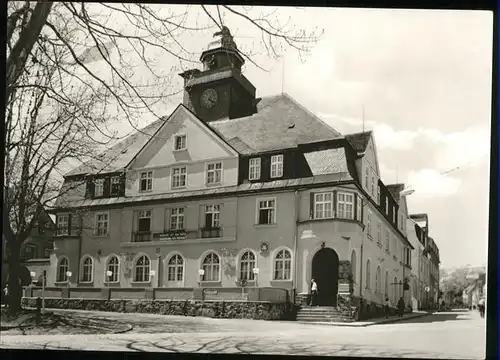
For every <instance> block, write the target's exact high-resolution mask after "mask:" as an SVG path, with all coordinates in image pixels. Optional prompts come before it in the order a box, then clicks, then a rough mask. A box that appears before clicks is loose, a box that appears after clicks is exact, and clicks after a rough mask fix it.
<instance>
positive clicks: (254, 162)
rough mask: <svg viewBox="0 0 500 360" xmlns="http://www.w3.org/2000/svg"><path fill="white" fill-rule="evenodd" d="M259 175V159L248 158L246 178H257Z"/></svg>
mask: <svg viewBox="0 0 500 360" xmlns="http://www.w3.org/2000/svg"><path fill="white" fill-rule="evenodd" d="M260 175H261V159H260V158H259V157H256V158H250V159H249V161H248V180H259V179H260Z"/></svg>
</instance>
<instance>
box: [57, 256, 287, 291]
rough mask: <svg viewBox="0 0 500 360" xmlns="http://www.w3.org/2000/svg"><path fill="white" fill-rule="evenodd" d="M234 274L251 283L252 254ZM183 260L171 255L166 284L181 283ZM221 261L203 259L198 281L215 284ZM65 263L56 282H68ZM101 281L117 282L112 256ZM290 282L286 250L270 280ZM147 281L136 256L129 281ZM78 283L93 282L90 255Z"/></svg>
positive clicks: (145, 264)
mask: <svg viewBox="0 0 500 360" xmlns="http://www.w3.org/2000/svg"><path fill="white" fill-rule="evenodd" d="M238 263H239V269H238V274H239V278H240V279H245V280H248V281H253V280H255V274H254V271H253V269H254V268H255V267H256V256H255V253H254V252H252V251H245V252H243V253H242V254H241V256H240V258H239V261H238ZM184 264H185V259H184V257H183V256H182V255H181V254H177V253H176V254H174V255H172V256H171V257H170V258H169V260H168V262H167V269H166V273H167V281H170V282H182V281H184ZM221 265H222V264H221V259H220V257H219V255H218V254H217V253H215V252H210V253H208V254H207V255H205V257H204V258H203V261H202V262H201V269H202V270H203V271H204V273H203V276H202V277H201V281H206V282H219V281H221ZM68 271H69V260H68V258H67V257H64V256H63V257H61V258H60V259H59V262H58V266H57V281H58V282H66V281H68V274H67V273H68ZM105 277H106V278H105V281H106V282H109V283H118V282H119V281H120V259H119V258H118V256H116V255H111V256H110V257H109V258H108V259H107V261H106V274H105ZM291 279H292V254H291V252H290V250H288V249H281V250H279V251H277V252H276V254H275V256H274V259H273V280H285V281H288V280H291ZM150 280H151V260H150V258H149V257H148V256H147V255H141V256H139V257H138V258H137V259H136V260H135V261H134V264H133V281H134V282H149V281H150ZM79 281H80V282H81V283H91V282H93V281H94V259H93V258H92V257H91V256H90V255H86V256H84V257H83V258H82V261H81V264H80V279H79Z"/></svg>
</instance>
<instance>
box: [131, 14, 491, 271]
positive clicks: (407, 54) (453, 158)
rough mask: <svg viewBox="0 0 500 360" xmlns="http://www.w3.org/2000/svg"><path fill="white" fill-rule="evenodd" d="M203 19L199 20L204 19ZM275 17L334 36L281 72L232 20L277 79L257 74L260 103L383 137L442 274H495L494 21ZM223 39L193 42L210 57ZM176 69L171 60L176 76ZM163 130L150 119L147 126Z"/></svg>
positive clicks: (250, 32) (474, 17)
mask: <svg viewBox="0 0 500 360" xmlns="http://www.w3.org/2000/svg"><path fill="white" fill-rule="evenodd" d="M184 7H185V6H184ZM166 8H171V6H162V9H166ZM173 8H175V6H174V7H173ZM209 9H210V7H209ZM212 11H213V9H212ZM252 11H261V10H259V9H258V8H256V9H255V10H252ZM267 11H269V10H267ZM202 15H203V13H202ZM191 16H192V17H193V18H196V19H198V10H196V8H194V7H193V8H192V10H191ZM275 16H280V17H282V18H283V19H287V18H288V17H291V21H292V22H293V23H294V24H296V26H297V27H303V28H307V29H313V28H314V27H316V26H317V27H319V28H323V29H324V31H325V32H324V35H323V37H322V38H321V40H320V41H319V42H318V43H317V44H316V46H315V47H314V48H313V50H312V52H311V53H310V54H309V55H308V56H307V57H306V58H305V62H301V61H300V60H299V58H298V55H297V52H296V51H292V50H288V51H286V55H285V56H284V58H282V59H281V60H274V59H271V58H269V57H268V56H267V55H266V53H265V51H264V49H263V48H259V46H261V45H259V40H258V39H260V38H261V36H260V33H259V32H258V31H257V30H256V29H255V28H252V27H251V26H249V25H248V24H245V22H244V21H241V19H239V20H238V21H235V20H234V19H231V18H229V17H228V18H227V23H226V24H227V26H228V27H229V28H230V29H231V31H232V33H233V34H235V40H236V42H237V43H238V46H239V47H242V48H243V47H244V48H252V50H253V51H257V52H259V55H256V56H255V57H254V59H255V60H256V61H257V62H258V63H259V64H260V65H262V66H263V67H265V68H266V69H269V70H270V71H269V72H264V71H262V70H260V69H258V68H257V67H255V66H253V65H251V64H248V63H247V65H246V67H245V75H246V76H247V78H248V79H249V80H250V81H251V82H252V83H253V84H254V85H255V87H256V88H257V95H258V96H266V95H273V94H278V93H281V91H282V89H284V91H285V92H286V93H288V94H289V95H291V96H292V97H293V98H295V99H296V100H297V101H299V102H300V103H302V104H303V105H304V106H306V107H307V108H308V109H309V110H310V111H312V112H314V113H315V114H317V115H318V116H319V117H321V118H322V119H323V120H324V121H326V122H327V123H328V124H330V125H331V126H332V127H334V128H335V129H337V130H338V131H340V132H341V133H350V132H358V131H361V130H362V129H363V128H365V129H366V130H368V129H371V130H374V132H375V140H376V145H377V149H378V156H379V161H380V169H381V172H382V174H381V175H382V180H383V181H384V182H385V183H386V184H390V183H394V182H396V181H398V182H404V183H407V184H408V185H409V186H411V187H413V188H414V189H415V193H414V194H413V195H411V196H410V197H409V199H408V202H409V204H408V206H409V211H410V212H411V213H417V212H427V213H428V214H429V217H430V233H431V236H432V237H434V239H435V241H436V243H437V244H438V246H439V248H440V254H441V260H442V266H444V267H450V266H458V265H461V264H474V265H481V264H484V263H486V260H487V241H488V216H489V208H488V207H489V191H488V189H489V161H490V120H491V119H490V118H491V114H490V113H491V81H492V74H491V71H492V32H493V15H492V13H490V12H481V11H437V10H433V11H424V10H375V9H333V8H332V9H328V8H317V9H315V8H301V9H292V8H280V9H279V10H278V11H277V12H276V14H275ZM197 21H198V20H197ZM212 34H213V31H207V32H206V33H204V34H199V35H197V36H190V37H185V38H183V39H182V41H183V44H184V45H185V46H186V47H187V48H188V49H189V50H191V51H194V52H201V50H203V49H205V48H206V46H207V44H208V43H209V42H210V41H213V40H214V38H213V37H212ZM197 56H199V55H198V54H197ZM161 64H162V66H163V62H162V63H161ZM175 65H176V61H173V60H172V61H170V60H168V59H165V60H164V66H165V69H170V68H171V67H172V66H175ZM283 65H284V67H283ZM191 67H192V66H191ZM283 74H284V76H283ZM136 75H138V76H141V75H143V74H142V73H141V72H138V73H136ZM179 80H180V79H179ZM172 86H174V87H180V86H181V82H180V81H178V82H177V83H173V84H172ZM180 101H181V97H180V96H175V97H171V98H169V99H168V100H167V101H165V102H164V104H162V105H161V108H160V112H164V113H165V115H168V114H169V113H170V112H171V111H172V110H173V109H174V108H175V107H176V106H177V105H178V103H179V102H180ZM363 108H364V114H365V116H364V118H365V121H364V126H363V121H362V114H363ZM151 121H153V118H152V117H151V116H149V117H148V116H145V117H144V119H143V122H144V123H142V124H140V125H146V124H147V123H149V122H151ZM128 130H129V131H130V129H128ZM456 167H460V168H459V169H457V170H455V171H452V172H449V173H448V174H444V175H440V173H442V172H445V171H448V170H451V169H453V168H456Z"/></svg>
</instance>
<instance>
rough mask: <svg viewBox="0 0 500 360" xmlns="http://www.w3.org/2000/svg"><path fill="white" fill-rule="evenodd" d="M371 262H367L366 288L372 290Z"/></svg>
mask: <svg viewBox="0 0 500 360" xmlns="http://www.w3.org/2000/svg"><path fill="white" fill-rule="evenodd" d="M370 266H371V264H370V260H366V288H367V289H369V288H370Z"/></svg>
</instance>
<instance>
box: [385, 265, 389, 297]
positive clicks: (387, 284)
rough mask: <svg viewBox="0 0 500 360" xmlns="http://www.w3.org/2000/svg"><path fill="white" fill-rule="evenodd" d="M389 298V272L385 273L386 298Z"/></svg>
mask: <svg viewBox="0 0 500 360" xmlns="http://www.w3.org/2000/svg"><path fill="white" fill-rule="evenodd" d="M386 296H387V297H388V296H389V272H387V271H386V272H385V287H384V298H385V297H386Z"/></svg>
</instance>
